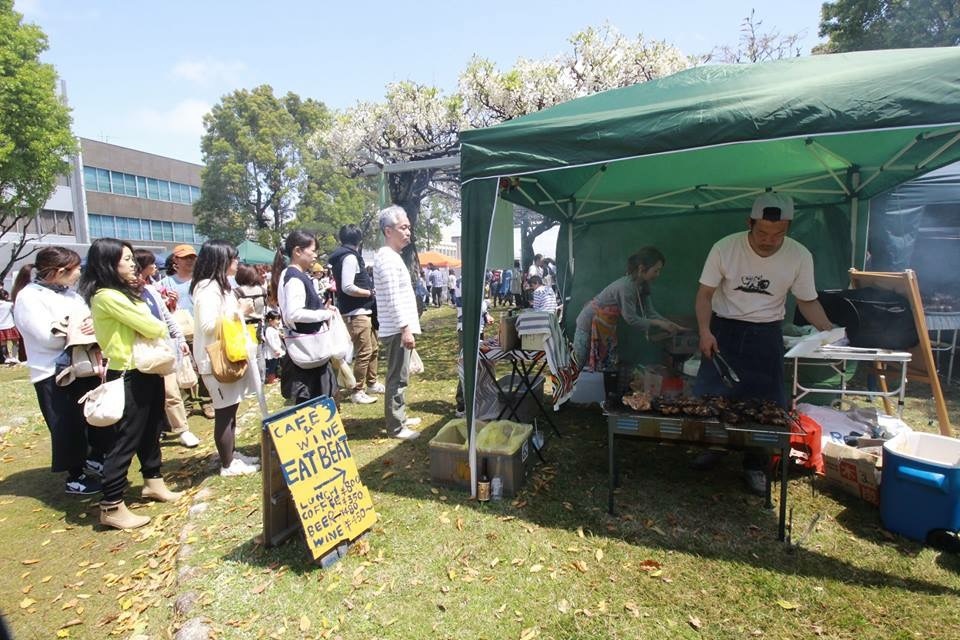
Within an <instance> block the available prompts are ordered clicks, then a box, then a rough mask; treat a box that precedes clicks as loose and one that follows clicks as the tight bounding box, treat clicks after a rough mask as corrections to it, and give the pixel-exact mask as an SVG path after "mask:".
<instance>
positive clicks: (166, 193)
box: [160, 180, 170, 202]
mask: <svg viewBox="0 0 960 640" xmlns="http://www.w3.org/2000/svg"><path fill="white" fill-rule="evenodd" d="M160 199H161V200H163V201H164V202H170V183H169V182H167V181H166V180H161V181H160Z"/></svg>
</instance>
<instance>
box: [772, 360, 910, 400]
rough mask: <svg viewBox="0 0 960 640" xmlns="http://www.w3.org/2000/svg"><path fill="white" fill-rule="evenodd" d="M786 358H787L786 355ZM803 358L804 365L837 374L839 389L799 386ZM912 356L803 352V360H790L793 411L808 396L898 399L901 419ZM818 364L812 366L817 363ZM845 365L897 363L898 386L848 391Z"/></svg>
mask: <svg viewBox="0 0 960 640" xmlns="http://www.w3.org/2000/svg"><path fill="white" fill-rule="evenodd" d="M788 356H789V354H788ZM801 357H802V358H804V359H805V360H806V362H804V365H821V366H826V367H831V368H832V369H833V370H834V371H836V372H837V373H839V374H840V388H839V389H834V388H829V389H828V388H822V387H804V386H803V385H801V384H800V378H799V376H798V375H797V373H798V371H797V370H798V368H799V366H800V358H801ZM912 357H913V356H912V355H911V354H909V353H907V352H906V351H888V350H887V349H867V348H863V347H834V346H831V345H826V346H823V347H819V348H818V349H816V350H814V351H811V352H805V353H804V354H803V355H802V356H798V357H794V358H793V408H794V409H796V408H797V402H798V401H799V400H800V399H801V398H803V397H804V396H806V395H807V394H811V393H821V394H823V393H826V394H833V395H839V396H840V398H841V399H843V397H844V396H846V395H847V394H850V395H857V396H868V397H871V398H893V397H896V398H897V415H899V416H902V415H903V405H904V398H905V397H906V393H907V364H908V363H909V362H910V359H911V358H912ZM817 360H819V361H820V362H811V361H817ZM847 361H856V362H873V363H874V364H875V365H877V366H882V365H885V364H888V363H897V364H899V365H900V385H899V386H898V387H897V388H896V389H893V390H890V391H870V390H869V389H850V388H849V382H850V381H849V379H848V376H847Z"/></svg>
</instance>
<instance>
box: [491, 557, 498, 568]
mask: <svg viewBox="0 0 960 640" xmlns="http://www.w3.org/2000/svg"><path fill="white" fill-rule="evenodd" d="M498 564H500V558H494V559H493V560H491V561H490V568H491V569H493V568H494V567H495V566H497V565H498Z"/></svg>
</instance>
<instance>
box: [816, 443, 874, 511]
mask: <svg viewBox="0 0 960 640" xmlns="http://www.w3.org/2000/svg"><path fill="white" fill-rule="evenodd" d="M881 460H882V458H881V457H880V456H878V455H874V454H873V453H870V452H869V451H865V450H862V449H857V448H855V447H851V446H848V445H845V444H838V443H836V442H827V443H826V444H825V445H824V446H823V467H824V477H825V478H826V479H827V482H829V483H830V484H833V485H836V486H838V487H841V488H842V489H843V490H844V491H846V492H847V493H849V494H851V495H854V496H857V497H858V498H861V499H862V500H865V501H867V502H869V503H870V504H872V505H874V506H879V504H880V471H881Z"/></svg>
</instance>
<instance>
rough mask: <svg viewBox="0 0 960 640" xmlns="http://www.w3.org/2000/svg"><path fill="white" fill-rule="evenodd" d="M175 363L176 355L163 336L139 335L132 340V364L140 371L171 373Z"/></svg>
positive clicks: (157, 373)
mask: <svg viewBox="0 0 960 640" xmlns="http://www.w3.org/2000/svg"><path fill="white" fill-rule="evenodd" d="M176 364H177V355H176V354H175V353H174V352H173V349H172V348H171V347H170V342H169V341H168V340H166V339H164V338H152V339H150V338H144V337H143V336H141V335H139V334H138V335H137V337H136V338H135V339H134V341H133V366H134V368H136V369H137V371H140V372H141V373H152V374H155V375H158V376H165V375H168V374H171V373H173V370H174V367H175V366H176Z"/></svg>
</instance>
